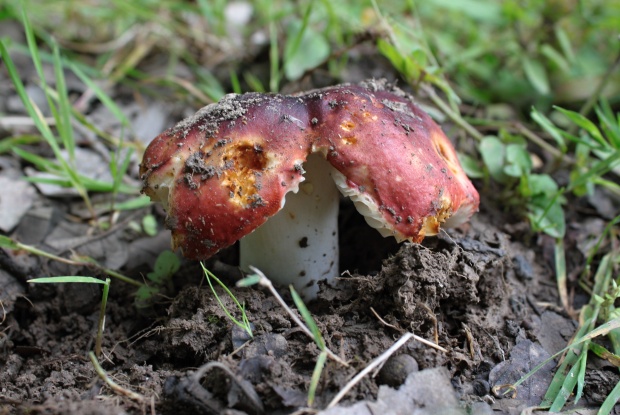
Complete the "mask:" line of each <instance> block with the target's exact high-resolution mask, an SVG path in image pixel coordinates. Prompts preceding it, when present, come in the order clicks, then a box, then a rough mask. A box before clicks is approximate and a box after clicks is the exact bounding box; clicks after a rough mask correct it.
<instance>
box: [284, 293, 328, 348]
mask: <svg viewBox="0 0 620 415" xmlns="http://www.w3.org/2000/svg"><path fill="white" fill-rule="evenodd" d="M290 289H291V295H292V296H293V302H294V303H295V306H297V309H298V310H299V312H300V313H301V316H302V317H303V319H304V321H305V322H306V326H308V328H309V329H310V332H312V335H313V336H314V341H315V342H316V344H317V346H318V347H319V350H321V351H323V350H325V341H324V340H323V336H321V332H320V331H319V328H318V326H317V325H316V323H315V321H314V319H313V318H312V314H311V313H310V311H309V310H308V307H306V304H304V301H303V300H302V299H301V297H300V296H299V294H297V291H295V288H293V286H292V285H291V286H290Z"/></svg>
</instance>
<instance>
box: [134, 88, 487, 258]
mask: <svg viewBox="0 0 620 415" xmlns="http://www.w3.org/2000/svg"><path fill="white" fill-rule="evenodd" d="M312 152H320V153H322V154H323V155H324V156H325V157H326V159H327V160H328V161H329V162H330V163H331V165H332V166H333V167H334V169H335V170H336V171H337V172H339V174H340V175H341V176H342V179H341V180H340V181H338V180H337V182H338V185H339V188H340V190H341V191H342V192H343V193H344V194H345V195H346V196H349V197H351V198H352V199H353V200H354V202H356V205H357V206H358V207H359V210H360V212H361V213H362V214H364V215H367V216H370V218H369V219H368V221H369V223H370V224H371V226H373V227H376V228H377V229H378V230H379V231H380V232H381V233H382V234H383V235H384V236H388V235H392V236H394V237H396V239H397V240H399V241H401V240H411V241H415V242H419V241H421V240H422V239H423V238H424V236H426V235H432V234H436V233H437V232H438V231H439V226H440V224H441V223H443V222H445V221H446V220H447V219H448V218H449V217H450V216H452V215H454V214H455V212H459V214H458V215H457V216H458V218H459V220H458V221H457V223H456V224H459V223H458V222H462V221H464V220H467V219H468V218H469V216H470V215H471V214H472V213H473V212H475V211H476V210H477V208H478V202H479V199H478V193H477V192H476V190H475V189H474V187H473V185H472V184H471V182H470V181H469V179H467V177H466V175H465V173H464V172H463V170H462V168H461V167H460V165H459V162H458V160H457V158H456V153H455V151H454V149H453V147H452V145H451V143H450V141H449V140H448V139H447V137H446V136H445V135H444V133H443V132H442V131H441V129H440V128H439V126H437V124H435V123H434V121H432V119H431V118H430V117H429V116H428V115H427V114H425V113H424V112H423V111H422V110H421V109H419V108H418V107H417V106H416V105H415V104H413V102H412V100H411V97H409V96H407V95H406V94H405V93H404V92H403V91H401V90H399V89H397V88H395V87H393V86H391V85H390V84H388V83H386V82H384V81H368V82H364V83H361V84H359V85H339V86H334V87H329V88H324V89H321V90H315V91H312V92H309V93H307V94H304V95H298V96H283V95H274V94H257V93H250V94H244V95H232V94H231V95H227V96H226V97H225V98H224V99H223V100H222V101H221V102H220V103H218V104H211V105H209V106H207V107H205V108H204V109H202V110H200V111H199V112H198V113H197V114H196V115H195V116H193V117H191V118H190V119H187V120H184V121H182V122H180V123H179V124H178V125H177V126H175V127H174V128H172V129H170V130H168V131H166V132H164V133H162V134H161V135H160V136H158V137H157V138H156V139H155V140H154V141H153V142H152V143H151V144H150V145H149V148H148V149H147V151H146V153H145V156H144V160H143V163H142V165H141V174H142V179H143V181H144V192H145V193H146V194H147V195H149V196H151V198H152V199H154V200H158V201H160V202H162V203H163V204H164V206H165V207H166V210H167V214H168V218H167V221H166V223H167V226H168V227H169V228H171V229H172V231H173V245H174V246H175V247H181V248H182V249H183V253H184V255H185V256H187V257H189V258H194V259H203V258H207V257H209V256H211V255H213V254H215V253H216V252H217V251H218V250H220V249H222V248H224V247H227V246H229V245H232V244H233V243H234V242H235V241H237V240H238V239H240V238H241V237H243V236H244V235H246V234H248V233H250V232H251V231H253V230H254V229H256V228H257V227H258V226H260V225H262V224H263V223H264V222H265V221H266V220H267V219H268V218H269V217H270V216H273V215H274V214H275V213H277V212H278V211H279V210H280V208H281V206H282V201H283V199H284V196H285V195H286V193H287V192H289V191H297V189H298V185H299V183H300V182H301V181H303V168H302V164H303V162H304V161H305V160H306V158H307V156H308V154H310V153H312ZM336 176H337V177H338V174H336Z"/></svg>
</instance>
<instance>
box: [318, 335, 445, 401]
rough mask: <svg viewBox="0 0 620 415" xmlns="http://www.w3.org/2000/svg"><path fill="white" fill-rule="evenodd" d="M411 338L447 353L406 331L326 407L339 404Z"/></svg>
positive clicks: (441, 348)
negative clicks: (354, 387)
mask: <svg viewBox="0 0 620 415" xmlns="http://www.w3.org/2000/svg"><path fill="white" fill-rule="evenodd" d="M411 339H416V340H418V341H420V342H422V343H424V344H426V345H427V346H431V347H434V348H436V349H437V350H441V351H443V352H446V353H447V350H446V349H444V348H443V347H441V346H438V345H436V344H433V343H431V342H429V341H427V340H424V339H423V338H421V337H418V336H416V335H415V334H413V333H405V334H403V335H402V337H401V338H400V339H399V340H398V341H397V342H396V343H394V344H393V345H392V346H391V347H390V348H389V349H387V350H386V351H385V352H383V353H381V354H380V355H379V356H378V357H377V358H375V360H373V361H372V362H370V363H369V364H368V366H366V367H365V368H364V369H363V370H362V371H361V372H359V373H358V374H357V375H355V377H354V378H353V379H351V380H350V381H349V383H347V384H346V385H345V386H344V388H342V389H341V390H340V392H338V394H337V395H336V396H335V397H334V399H332V400H331V402H330V403H329V405H327V408H326V409H330V408H333V407H334V406H336V405H337V404H338V402H340V400H341V399H342V398H343V397H344V396H345V395H346V394H347V393H349V391H350V390H351V388H353V386H355V385H356V384H357V383H358V382H359V381H360V380H362V378H364V376H366V375H367V374H368V373H370V372H371V371H372V370H373V369H374V368H376V367H377V366H379V365H380V364H382V363H383V362H385V361H386V360H387V359H388V358H389V357H390V356H392V355H393V354H394V352H396V351H397V350H398V349H400V348H401V347H402V346H403V345H404V344H405V343H407V342H408V341H409V340H411Z"/></svg>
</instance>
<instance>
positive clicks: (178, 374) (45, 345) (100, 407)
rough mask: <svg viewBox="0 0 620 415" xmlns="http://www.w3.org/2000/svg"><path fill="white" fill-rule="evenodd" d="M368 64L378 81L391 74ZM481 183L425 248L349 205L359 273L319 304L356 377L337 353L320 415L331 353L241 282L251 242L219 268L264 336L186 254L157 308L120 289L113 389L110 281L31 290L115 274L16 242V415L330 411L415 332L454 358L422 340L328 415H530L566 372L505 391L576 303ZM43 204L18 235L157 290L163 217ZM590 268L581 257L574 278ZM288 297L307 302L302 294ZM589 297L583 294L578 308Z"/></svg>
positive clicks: (348, 239) (593, 376)
mask: <svg viewBox="0 0 620 415" xmlns="http://www.w3.org/2000/svg"><path fill="white" fill-rule="evenodd" d="M352 61H353V62H352V65H354V64H355V62H357V64H359V65H361V63H360V62H362V61H365V62H369V61H371V60H365V59H359V60H357V61H355V60H352ZM367 65H368V64H367ZM362 72H363V75H364V77H366V76H368V75H372V74H373V73H375V72H377V68H375V67H367V68H365V70H363V71H362ZM351 77H352V78H355V75H354V74H353V75H351ZM345 80H348V81H356V80H357V79H345ZM317 83H321V82H317ZM318 86H321V85H318ZM153 105H155V104H153ZM84 147H85V148H88V146H87V145H85V146H84ZM32 150H33V151H38V152H41V151H42V150H41V148H39V147H35V146H33V149H32ZM1 160H2V163H1V164H0V166H2V167H1V170H2V174H3V176H6V177H9V176H10V175H13V176H14V175H15V174H17V175H20V174H21V173H22V171H23V169H24V168H25V167H26V166H25V165H24V164H22V163H19V162H17V161H16V160H15V159H14V158H12V157H8V156H7V157H2V159H1ZM16 171H17V173H15V172H16ZM134 173H135V171H134ZM134 177H135V176H134ZM476 185H477V187H478V188H479V189H481V190H482V195H483V202H482V204H481V206H482V207H481V211H480V212H479V213H478V214H477V215H475V216H474V218H473V219H472V221H471V222H470V223H469V224H466V225H464V226H462V227H461V228H459V229H456V230H449V231H447V232H442V233H441V234H440V235H439V236H438V237H433V238H427V239H426V240H425V241H424V242H423V243H422V244H411V243H403V244H400V245H398V244H396V243H395V242H394V241H393V240H391V239H383V238H381V237H380V236H379V235H378V234H377V233H376V231H374V230H373V229H371V228H369V227H368V226H367V225H366V224H365V223H364V222H363V220H362V219H361V218H360V217H359V215H358V214H357V213H356V212H355V210H354V208H353V206H352V205H351V204H350V203H349V202H347V201H346V200H343V201H342V208H341V218H340V227H341V229H340V235H341V240H340V245H341V250H342V252H341V268H342V271H343V275H342V278H341V279H340V280H339V281H338V282H337V283H336V284H334V285H333V286H327V285H322V286H321V291H320V293H319V297H318V299H316V300H315V301H313V302H311V303H309V304H308V306H309V309H310V311H311V312H312V315H313V317H314V318H315V320H316V323H317V325H318V327H319V329H320V332H321V333H322V335H323V337H324V339H325V342H326V344H327V346H328V348H329V349H331V350H332V351H333V352H334V353H335V354H337V355H338V356H339V357H340V358H341V359H343V360H344V361H346V362H348V367H345V366H343V365H342V364H339V363H337V362H335V361H333V360H330V359H328V360H327V363H326V365H325V368H324V370H323V372H322V374H321V378H320V381H319V383H318V390H317V395H316V400H315V403H314V408H315V409H308V408H307V405H308V404H307V396H308V395H307V392H308V387H309V385H310V380H311V376H312V373H313V370H314V368H315V364H316V361H317V358H318V356H319V353H320V350H319V349H318V347H317V346H316V344H315V343H314V342H313V341H312V340H311V339H309V338H308V337H307V336H306V335H305V334H304V332H303V331H302V330H301V329H300V328H299V327H298V326H297V325H296V324H295V323H294V322H293V320H292V319H291V317H290V316H289V315H288V314H287V313H286V311H285V310H284V309H283V308H282V307H281V306H280V305H279V304H278V302H277V301H276V299H275V298H274V297H273V295H271V294H270V293H269V292H268V291H266V290H264V289H261V288H257V287H251V288H236V287H235V281H236V280H237V279H238V278H239V276H240V274H239V272H238V270H237V268H236V264H237V263H236V261H237V256H238V255H237V251H236V249H237V248H236V247H232V248H230V249H228V250H226V251H224V252H221V253H220V254H218V255H217V256H216V257H214V258H211V259H210V260H209V261H207V262H206V265H207V267H208V268H210V269H211V270H212V271H213V272H214V273H215V274H216V275H217V276H218V277H219V278H221V279H222V281H223V282H224V283H226V285H227V286H228V287H230V288H231V291H232V293H233V294H234V296H235V297H236V298H237V299H238V300H239V301H240V302H241V303H243V304H245V308H246V311H247V314H248V318H249V321H250V322H251V323H252V326H253V328H254V330H253V331H254V337H253V338H250V337H249V336H248V335H247V333H245V332H244V331H243V330H241V329H239V328H238V327H237V326H235V325H234V324H233V323H232V322H231V320H230V319H229V318H228V317H227V316H226V314H225V313H224V311H223V309H222V308H221V307H220V306H219V305H218V303H217V301H215V299H214V296H213V294H212V293H211V291H210V289H209V287H208V285H207V284H205V279H204V276H203V274H202V271H201V269H200V267H199V265H198V264H197V263H196V262H193V261H185V262H183V263H182V267H181V269H180V270H179V271H178V272H177V273H176V274H175V276H174V279H173V281H172V286H170V287H167V290H164V291H162V292H160V293H159V294H157V295H156V296H155V297H153V298H152V299H151V300H150V302H148V303H146V304H144V303H141V304H139V307H137V306H136V301H135V296H134V294H135V287H133V286H131V285H129V284H125V283H123V282H121V281H117V280H113V282H112V285H111V290H110V296H109V301H108V304H107V307H106V310H105V315H106V324H105V331H104V334H103V354H102V355H101V356H100V357H99V361H100V363H101V365H102V367H103V369H104V370H105V373H106V376H107V377H108V378H109V379H111V380H113V381H114V382H115V383H116V384H117V385H118V386H119V387H120V389H122V390H113V389H112V388H111V387H110V386H109V384H106V383H104V382H103V380H102V377H101V376H100V375H98V374H97V373H96V372H95V369H94V366H93V363H92V362H91V360H90V359H89V357H88V354H87V353H88V351H90V350H93V348H94V341H95V333H96V327H97V322H98V317H99V312H100V300H101V287H99V286H91V285H85V284H58V285H47V284H36V285H35V284H28V283H27V282H26V281H27V280H28V279H31V278H36V277H43V276H49V275H94V276H98V277H104V275H101V274H99V273H97V272H95V271H93V269H90V268H85V267H75V266H69V265H65V264H62V263H58V262H54V261H50V260H46V259H44V258H41V257H37V256H32V255H28V254H26V253H25V252H22V251H12V250H2V249H0V300H1V303H2V310H1V311H0V313H1V314H2V319H1V327H0V329H1V330H0V365H1V366H0V368H1V370H0V414H2V413H6V414H8V413H15V414H26V413H27V414H102V415H107V414H120V413H131V414H143V413H158V414H174V413H204V414H219V413H228V414H259V413H266V414H290V413H316V412H317V411H319V410H322V409H324V408H326V406H327V405H328V403H329V402H330V401H331V400H332V399H333V398H334V396H335V395H336V394H337V393H338V392H339V391H340V390H341V389H342V388H343V386H344V385H345V384H346V383H347V382H348V381H349V380H350V379H351V378H352V377H353V376H354V375H355V374H357V373H358V372H359V371H360V370H361V369H363V368H364V367H365V366H366V365H367V364H368V363H369V362H371V361H372V360H373V359H375V358H376V357H377V356H379V355H380V354H381V353H383V352H384V351H386V350H387V349H388V348H390V347H391V346H392V345H393V344H394V343H395V341H397V340H398V339H399V338H400V337H401V336H402V335H403V334H404V333H406V332H411V333H414V334H415V335H417V336H419V337H421V338H423V339H426V340H428V341H430V342H433V343H436V344H438V345H440V346H442V347H443V348H445V349H446V351H441V350H437V349H435V348H433V347H430V346H428V345H427V344H424V343H422V342H420V341H417V340H410V341H408V342H407V343H406V344H405V345H404V346H403V347H401V348H400V349H398V350H397V351H396V352H395V354H394V355H393V356H392V357H391V358H390V360H388V363H387V364H386V365H385V366H384V367H383V368H382V369H381V371H379V372H378V373H371V374H369V375H368V376H365V377H364V378H362V379H361V381H360V382H359V383H357V384H356V385H355V386H354V387H353V388H352V389H351V390H350V391H349V392H348V393H347V394H346V395H345V397H344V399H343V401H342V402H341V403H342V404H343V405H344V406H343V407H340V408H339V407H336V408H332V409H330V410H329V411H324V412H323V413H330V414H334V413H365V412H362V409H355V412H346V408H345V407H346V406H348V405H352V404H355V403H356V402H357V403H358V404H359V403H363V405H364V407H365V408H371V407H373V406H372V405H375V408H379V407H380V406H381V405H382V404H385V403H386V402H388V403H390V405H388V409H387V410H385V409H382V411H383V413H386V414H387V413H411V414H413V413H429V414H430V413H438V411H439V410H440V409H441V408H443V407H444V406H448V407H449V410H450V411H451V412H446V411H444V412H442V413H455V414H456V413H479V414H485V413H493V411H495V413H515V414H516V413H520V412H521V410H523V409H524V408H528V407H534V406H536V405H537V404H539V403H540V400H541V398H542V396H543V395H544V391H545V389H546V386H547V385H548V383H549V381H550V378H551V376H552V375H553V370H554V367H555V365H554V363H553V362H551V363H550V364H548V365H546V366H544V367H543V368H542V369H541V370H540V371H539V372H537V373H536V374H535V375H534V376H532V377H531V378H530V379H529V380H528V381H527V382H525V383H524V384H523V385H521V386H520V387H519V389H518V390H517V393H516V397H514V398H513V399H508V398H504V399H503V397H502V396H501V395H497V394H496V393H494V391H493V387H494V386H501V385H504V384H510V383H513V382H515V381H517V380H518V379H519V377H520V376H522V375H523V374H525V373H527V371H529V370H530V369H531V368H533V367H534V366H535V365H536V364H538V363H540V362H542V361H543V360H544V359H545V358H547V357H548V356H550V355H552V354H554V353H556V352H557V351H558V350H560V349H562V348H563V347H565V345H566V342H567V341H568V340H569V339H570V338H571V336H572V335H573V334H574V330H575V328H576V323H575V321H574V320H573V319H572V318H571V316H569V315H568V314H567V313H566V311H565V310H563V309H562V308H561V307H559V306H558V304H559V299H558V295H557V288H556V284H555V281H554V272H553V259H552V258H553V257H552V255H551V253H552V247H553V243H552V241H551V240H549V239H547V238H545V237H544V236H540V235H534V234H532V233H530V231H529V228H528V225H527V224H526V223H523V222H520V221H519V220H518V219H517V218H514V217H507V216H506V215H505V214H504V213H503V208H502V206H501V205H500V202H499V201H497V200H493V199H492V198H491V197H490V195H492V194H493V189H489V188H488V187H485V186H484V185H483V183H476ZM32 197H33V200H32V201H31V202H30V203H29V204H28V205H27V208H24V209H23V212H22V216H21V218H20V220H19V221H18V223H17V224H16V225H15V227H14V228H11V230H10V232H9V231H8V230H7V231H6V232H7V233H9V234H10V235H12V236H13V237H15V238H16V239H19V240H20V241H22V242H24V243H29V244H32V245H37V246H40V247H42V248H43V249H46V250H49V251H52V252H55V253H57V254H60V255H70V254H71V253H73V252H78V253H80V254H82V255H89V256H91V257H93V258H94V259H96V260H98V261H99V262H100V263H102V264H104V265H105V266H106V267H109V268H112V269H121V270H122V272H123V273H124V274H125V275H128V276H130V277H133V278H136V279H139V280H143V279H144V277H145V275H146V274H147V273H148V272H150V271H151V269H152V267H153V263H154V260H155V257H156V256H157V254H158V253H159V252H161V251H163V250H165V249H167V248H168V246H169V240H170V235H169V233H167V232H165V231H164V230H163V225H161V224H163V219H164V217H163V214H162V212H161V210H160V209H159V208H158V207H149V208H146V209H142V210H137V211H130V212H123V213H121V214H120V216H119V217H118V218H116V221H115V225H114V226H113V227H112V228H110V229H108V230H105V231H96V230H94V229H93V227H92V226H90V225H89V224H88V223H87V221H86V220H84V219H83V218H84V216H83V212H84V209H83V206H81V205H80V202H79V201H78V200H77V199H76V198H72V197H66V195H65V196H64V197H60V198H59V197H58V196H49V195H46V194H45V193H44V192H42V191H41V189H39V192H37V193H35V192H32ZM96 199H97V197H95V200H96ZM150 212H155V214H156V215H157V216H158V218H159V219H160V228H162V229H161V233H160V234H159V235H158V236H156V237H146V236H144V234H142V233H140V232H138V231H136V229H135V226H133V225H135V224H136V223H140V222H141V219H142V217H144V216H145V215H146V214H147V213H150ZM583 212H584V210H581V213H579V214H578V213H575V212H573V213H572V214H571V215H569V218H570V220H569V229H571V230H572V232H573V236H571V235H569V237H568V241H567V247H568V249H569V251H568V253H567V258H572V259H573V260H574V263H575V264H579V263H583V261H582V260H581V259H583V254H582V253H581V250H580V249H579V241H580V240H582V239H583V238H582V239H580V238H581V236H580V235H583V233H584V232H585V229H586V228H585V227H584V226H583V225H582V224H583V223H586V221H593V222H591V223H590V225H591V226H589V228H588V229H589V231H592V229H595V228H593V227H592V226H595V225H596V224H599V225H600V223H603V222H602V220H600V218H597V215H596V214H594V215H592V214H590V215H589V216H587V217H586V216H585V214H584V213H583ZM588 212H590V213H591V211H588ZM107 214H108V213H107V212H103V213H102V217H104V218H105V217H106V215H107ZM580 229H581V230H582V231H583V232H580V231H579V230H580ZM571 238H573V239H571ZM571 241H572V242H574V243H571ZM575 269H577V268H576V267H575V266H572V268H571V264H569V271H571V272H575ZM577 271H578V269H577ZM217 291H218V294H219V296H220V299H221V300H222V301H223V304H224V306H225V307H226V308H227V309H229V310H235V307H234V304H233V302H232V301H231V299H230V298H229V297H228V296H227V295H226V294H225V293H224V292H223V290H221V289H219V288H217ZM281 293H282V295H283V296H284V299H285V301H286V302H287V303H288V304H291V305H292V304H293V301H292V300H291V298H290V295H288V294H287V292H286V290H281ZM579 300H580V297H579V294H578V291H577V295H576V297H575V303H576V304H577V303H578V301H579ZM237 317H238V316H237ZM436 368H443V369H440V370H438V369H436ZM587 378H588V379H589V380H591V381H592V382H593V384H594V385H597V386H596V387H593V386H591V385H590V386H588V387H587V388H586V391H585V397H584V399H582V401H581V402H580V405H581V406H583V407H588V406H591V407H596V405H597V404H600V403H601V400H602V399H604V397H605V396H606V394H607V393H608V392H609V390H611V388H612V387H613V386H614V385H615V384H616V382H617V381H618V374H617V371H616V370H613V368H610V367H608V366H606V365H605V364H603V363H600V362H599V365H598V366H596V367H592V368H591V370H589V372H588V375H587ZM424 387H426V388H429V390H431V391H434V393H430V392H429V393H424V394H419V395H416V397H415V398H412V396H414V395H412V393H413V392H411V391H412V390H417V391H420V390H426V389H424ZM123 391H125V392H126V391H132V392H133V393H135V394H137V395H129V394H124V393H123ZM399 400H400V401H399ZM442 405H443V406H442ZM356 408H357V407H356ZM396 408H399V409H398V410H397V409H396ZM403 408H404V409H403ZM424 408H426V409H424ZM429 408H430V409H429ZM432 408H435V409H436V411H435V412H433V410H432ZM367 410H369V409H367ZM398 411H402V412H398ZM424 411H426V412H424ZM368 413H370V412H368ZM584 413H585V412H584Z"/></svg>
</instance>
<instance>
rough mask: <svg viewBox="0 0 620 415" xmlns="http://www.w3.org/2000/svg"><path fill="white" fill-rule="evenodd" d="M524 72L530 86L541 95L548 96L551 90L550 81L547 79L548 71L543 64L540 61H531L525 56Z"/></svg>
mask: <svg viewBox="0 0 620 415" xmlns="http://www.w3.org/2000/svg"><path fill="white" fill-rule="evenodd" d="M522 59H523V60H522V62H523V71H524V72H525V76H526V77H527V79H528V81H530V84H532V86H533V87H534V89H536V91H538V93H540V94H541V95H547V94H548V93H549V91H550V90H551V88H550V87H549V79H548V78H547V71H546V70H545V67H544V66H543V64H542V63H540V62H539V61H535V60H531V59H530V58H528V57H527V56H523V58H522Z"/></svg>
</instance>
